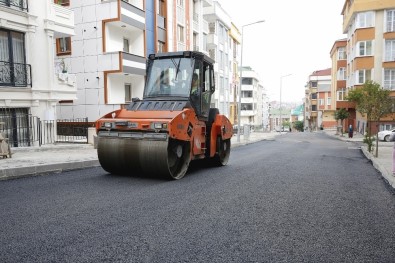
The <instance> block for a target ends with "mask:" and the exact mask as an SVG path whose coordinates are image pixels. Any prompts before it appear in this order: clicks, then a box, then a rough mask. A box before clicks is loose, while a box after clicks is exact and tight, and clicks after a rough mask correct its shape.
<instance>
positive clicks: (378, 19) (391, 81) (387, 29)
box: [342, 0, 395, 134]
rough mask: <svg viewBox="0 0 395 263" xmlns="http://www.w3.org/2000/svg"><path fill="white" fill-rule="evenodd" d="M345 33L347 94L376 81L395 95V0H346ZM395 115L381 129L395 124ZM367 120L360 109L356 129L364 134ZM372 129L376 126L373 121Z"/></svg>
mask: <svg viewBox="0 0 395 263" xmlns="http://www.w3.org/2000/svg"><path fill="white" fill-rule="evenodd" d="M342 15H343V33H345V34H347V49H346V50H347V51H346V52H347V70H346V93H347V91H348V90H350V89H354V88H359V87H362V86H363V84H364V83H365V82H366V81H368V80H372V81H374V82H376V83H378V84H380V86H381V87H383V88H384V89H389V90H391V96H393V97H395V2H394V1H392V0H380V1H369V0H354V1H349V0H347V1H345V2H344V6H343V10H342ZM394 117H395V115H394V114H390V115H388V116H387V117H386V118H383V119H382V120H381V122H380V123H377V124H378V127H379V129H380V130H383V129H388V128H391V127H393V126H395V121H394ZM366 127H367V121H366V118H365V117H364V116H361V114H359V113H358V112H356V116H355V130H356V131H359V132H360V133H362V134H364V132H365V131H366ZM372 132H376V125H375V124H374V123H372Z"/></svg>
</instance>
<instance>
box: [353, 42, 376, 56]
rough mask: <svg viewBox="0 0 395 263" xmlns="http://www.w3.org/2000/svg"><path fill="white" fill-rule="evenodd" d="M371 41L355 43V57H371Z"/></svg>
mask: <svg viewBox="0 0 395 263" xmlns="http://www.w3.org/2000/svg"><path fill="white" fill-rule="evenodd" d="M372 45H373V43H372V41H371V40H368V41H361V42H358V43H357V56H360V57H363V56H372V50H373V48H372Z"/></svg>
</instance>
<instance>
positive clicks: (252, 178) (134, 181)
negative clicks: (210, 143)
mask: <svg viewBox="0 0 395 263" xmlns="http://www.w3.org/2000/svg"><path fill="white" fill-rule="evenodd" d="M357 146H358V145H354V144H351V143H347V142H344V141H339V140H336V139H332V138H330V137H328V136H327V135H325V134H322V133H292V134H283V135H281V136H278V137H277V138H276V139H275V140H274V141H262V142H259V143H254V144H250V145H245V146H240V147H236V148H233V149H232V152H231V158H230V161H229V164H228V165H227V166H225V167H220V168H211V167H202V163H201V162H198V163H195V164H194V165H193V166H192V167H191V169H190V170H189V172H188V174H187V176H186V177H184V178H183V179H181V180H178V181H163V180H156V179H152V178H148V179H147V178H138V177H122V176H114V175H109V174H107V173H106V172H105V171H104V170H102V169H101V168H92V169H84V170H78V171H72V172H65V173H61V174H52V175H49V176H40V177H32V178H22V179H17V180H10V181H0V207H1V214H0V233H1V235H0V262H394V259H395V235H394V233H395V224H394V219H395V196H394V190H392V189H391V188H390V187H388V184H386V183H385V182H384V181H383V179H382V177H381V176H380V174H379V173H378V172H377V171H376V170H375V169H374V168H373V166H372V164H371V163H370V162H369V161H368V160H367V159H366V158H365V157H364V156H363V154H362V153H361V151H360V150H359V149H358V147H357Z"/></svg>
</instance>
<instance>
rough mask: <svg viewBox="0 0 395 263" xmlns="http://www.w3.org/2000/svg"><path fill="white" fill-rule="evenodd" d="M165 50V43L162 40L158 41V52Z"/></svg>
mask: <svg viewBox="0 0 395 263" xmlns="http://www.w3.org/2000/svg"><path fill="white" fill-rule="evenodd" d="M164 51H165V43H164V42H162V41H158V53H162V52H164Z"/></svg>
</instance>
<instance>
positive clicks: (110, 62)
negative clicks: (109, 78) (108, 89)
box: [101, 51, 146, 76]
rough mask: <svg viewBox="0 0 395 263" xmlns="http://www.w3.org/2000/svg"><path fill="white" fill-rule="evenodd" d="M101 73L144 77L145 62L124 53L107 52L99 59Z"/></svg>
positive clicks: (140, 58) (135, 56) (142, 58)
mask: <svg viewBox="0 0 395 263" xmlns="http://www.w3.org/2000/svg"><path fill="white" fill-rule="evenodd" d="M101 61H102V63H101V65H102V67H103V68H102V70H103V71H111V72H118V73H119V72H122V73H126V74H135V75H143V76H145V67H146V60H145V58H144V57H142V56H137V55H133V54H130V53H126V52H121V51H119V52H108V53H106V54H104V55H103V56H102V57H101Z"/></svg>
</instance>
